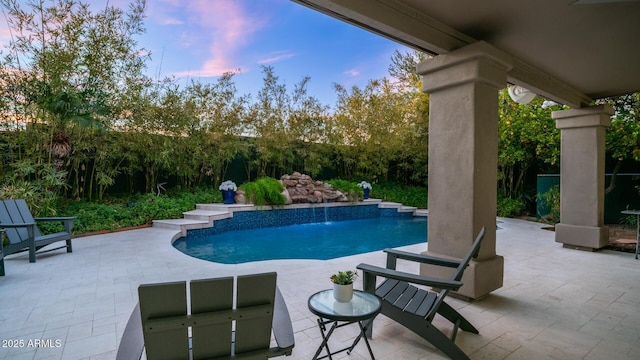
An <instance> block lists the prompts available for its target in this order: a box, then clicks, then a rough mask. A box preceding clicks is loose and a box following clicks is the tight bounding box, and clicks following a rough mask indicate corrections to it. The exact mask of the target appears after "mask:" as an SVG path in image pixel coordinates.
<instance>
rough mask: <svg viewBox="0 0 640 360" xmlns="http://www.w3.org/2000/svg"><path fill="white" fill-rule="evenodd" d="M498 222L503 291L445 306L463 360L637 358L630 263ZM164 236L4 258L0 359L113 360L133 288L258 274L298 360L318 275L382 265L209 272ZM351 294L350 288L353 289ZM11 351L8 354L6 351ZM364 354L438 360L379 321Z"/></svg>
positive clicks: (626, 257)
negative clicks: (462, 325) (458, 320)
mask: <svg viewBox="0 0 640 360" xmlns="http://www.w3.org/2000/svg"><path fill="white" fill-rule="evenodd" d="M498 221H499V224H498V225H499V226H500V230H498V231H497V253H498V254H499V255H503V256H504V258H505V271H504V286H503V287H502V288H501V289H499V290H497V291H495V292H493V293H492V294H490V295H489V296H487V297H485V298H483V299H480V300H477V301H475V302H472V303H467V302H464V301H461V300H456V299H451V298H450V299H449V300H448V301H449V302H450V303H451V304H452V305H453V306H454V307H456V308H458V309H459V310H460V312H461V313H462V314H463V315H465V316H466V317H467V318H468V319H469V320H470V321H471V322H472V323H474V325H476V327H477V328H479V330H480V335H475V334H468V333H465V332H462V331H461V332H460V333H459V334H458V338H457V340H456V342H457V343H458V344H459V345H460V346H461V347H462V349H463V350H464V351H465V352H466V353H467V354H469V355H470V357H471V358H472V359H607V360H609V359H638V358H640V349H639V347H638V344H639V343H640V260H635V259H634V258H633V254H629V253H620V252H614V251H599V252H596V253H589V252H583V251H577V250H569V249H563V248H562V246H561V244H558V243H555V242H554V234H553V232H550V231H547V230H543V229H541V227H542V225H541V224H538V223H532V222H527V221H522V220H515V219H502V218H501V219H498ZM176 233H177V231H176V230H167V229H158V228H146V229H139V230H132V231H126V232H118V233H111V234H105V235H96V236H89V237H82V238H77V239H75V240H74V244H73V247H74V252H73V253H71V254H67V253H64V251H63V250H60V251H56V252H52V253H47V254H43V255H40V256H38V258H37V262H36V263H29V262H28V260H27V254H26V253H23V254H17V255H12V256H9V257H8V258H6V261H5V263H6V272H7V274H6V276H4V277H0V302H1V305H0V308H1V310H0V341H2V344H0V345H2V347H0V359H113V358H115V354H116V350H117V346H118V343H119V341H120V337H121V336H122V332H123V330H124V327H125V324H126V321H127V319H128V316H129V314H130V312H131V310H132V308H133V307H134V305H135V302H136V301H137V286H138V285H139V284H142V283H153V282H165V281H177V280H187V279H198V278H208V277H217V276H228V275H238V274H247V273H255V272H262V271H277V272H278V285H279V287H280V288H281V290H282V292H283V295H284V297H285V299H286V301H287V305H288V306H289V311H290V313H291V317H292V320H293V322H294V324H293V325H294V330H295V337H296V347H295V348H294V350H293V356H291V357H289V359H310V358H311V357H312V355H313V353H314V352H315V350H316V348H317V346H318V345H319V343H320V341H321V338H320V331H319V330H318V328H317V325H316V319H315V317H314V316H313V315H312V314H311V313H310V312H309V310H308V309H307V298H308V297H309V296H310V295H311V294H313V293H315V292H316V291H319V290H322V289H325V288H328V287H330V286H331V283H330V281H329V275H331V274H332V273H333V272H335V271H337V270H348V269H355V266H356V265H357V264H359V263H360V262H367V263H372V264H378V265H384V262H385V256H384V255H383V253H382V252H373V253H368V254H362V255H356V256H349V257H344V258H339V259H334V260H328V261H319V260H278V261H263V262H254V263H246V264H240V265H223V264H215V263H210V262H206V261H202V260H198V259H195V258H191V257H189V256H187V255H184V254H182V253H180V252H179V251H177V250H175V249H174V248H173V247H172V246H171V245H170V239H171V238H173V237H174V235H175V234H176ZM425 248H426V245H425V244H419V245H413V246H408V247H405V248H404V249H406V250H409V251H422V250H424V249H425ZM407 266H408V265H407ZM412 266H414V265H412ZM404 270H408V271H417V268H405V269H404ZM361 286H362V283H361V281H360V280H358V281H357V283H356V288H361ZM435 323H436V324H438V325H442V326H446V324H447V323H446V322H445V321H439V320H438V319H436V321H435ZM338 331H340V332H339V333H338V332H337V333H336V334H335V335H334V337H332V340H333V341H334V342H335V343H334V345H333V346H334V348H336V349H337V348H338V347H339V346H342V345H343V344H340V343H338V342H344V343H348V342H349V341H350V340H352V339H353V338H354V336H355V335H356V334H357V329H356V327H355V326H353V327H345V328H341V329H339V330H338ZM36 340H48V342H45V343H44V345H47V346H42V347H35V345H36V344H35V341H36ZM16 341H17V343H18V344H17V347H7V346H9V345H13V344H15V343H16ZM20 341H23V344H22V345H21V343H20ZM371 345H372V348H373V351H374V353H375V354H376V357H377V359H381V360H384V359H393V360H400V359H407V360H409V359H442V358H443V356H442V354H441V353H439V352H438V351H436V350H434V348H433V347H432V346H431V345H430V344H428V343H427V342H425V341H424V340H422V339H421V338H419V337H417V336H415V335H414V334H413V333H411V332H409V331H407V330H405V329H404V328H403V327H402V326H400V325H398V324H396V323H393V322H391V321H389V320H388V319H386V318H384V317H382V316H380V317H378V318H377V319H376V323H375V328H374V337H373V340H372V341H371ZM337 358H349V359H355V360H360V359H368V354H367V351H366V348H365V347H364V345H362V344H360V345H358V347H356V350H355V352H354V353H352V354H351V355H347V354H345V353H342V354H340V355H339V356H338V357H337ZM283 359H284V358H283Z"/></svg>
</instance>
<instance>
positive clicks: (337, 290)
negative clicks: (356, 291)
mask: <svg viewBox="0 0 640 360" xmlns="http://www.w3.org/2000/svg"><path fill="white" fill-rule="evenodd" d="M333 297H334V298H335V299H336V301H337V302H342V303H346V302H349V301H351V298H353V283H351V284H349V285H338V284H333Z"/></svg>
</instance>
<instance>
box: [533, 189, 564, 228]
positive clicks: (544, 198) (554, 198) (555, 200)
mask: <svg viewBox="0 0 640 360" xmlns="http://www.w3.org/2000/svg"><path fill="white" fill-rule="evenodd" d="M538 196H539V197H540V201H541V203H542V205H543V206H544V207H546V208H548V209H549V214H548V215H545V216H543V217H542V220H544V221H546V222H549V223H552V224H557V223H559V222H560V186H559V185H556V186H554V187H552V188H551V189H549V190H548V191H547V192H546V193H544V194H538Z"/></svg>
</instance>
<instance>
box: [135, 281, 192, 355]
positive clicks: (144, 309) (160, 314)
mask: <svg viewBox="0 0 640 360" xmlns="http://www.w3.org/2000/svg"><path fill="white" fill-rule="evenodd" d="M186 289H187V285H186V282H184V281H181V282H174V283H164V284H151V285H141V286H140V287H139V288H138V296H139V297H140V317H141V319H142V325H143V329H144V331H143V333H144V343H145V346H146V349H147V358H148V359H158V360H164V359H188V358H189V339H188V328H187V327H175V328H172V329H163V330H158V331H155V330H156V328H155V327H151V328H148V326H146V325H145V323H146V322H147V321H148V320H149V319H162V318H170V317H180V318H183V317H184V316H186V315H187V290H186Z"/></svg>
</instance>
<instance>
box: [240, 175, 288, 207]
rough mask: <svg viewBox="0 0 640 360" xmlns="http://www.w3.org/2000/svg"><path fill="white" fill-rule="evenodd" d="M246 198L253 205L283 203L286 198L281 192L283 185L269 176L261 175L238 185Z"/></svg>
mask: <svg viewBox="0 0 640 360" xmlns="http://www.w3.org/2000/svg"><path fill="white" fill-rule="evenodd" d="M240 189H241V190H244V192H245V196H246V197H247V199H248V200H249V201H250V202H251V203H253V204H255V205H284V204H285V202H286V199H285V197H284V195H282V192H283V191H284V185H282V183H280V182H279V181H278V180H276V179H274V178H270V177H262V178H259V179H258V180H256V181H252V182H248V183H244V184H242V185H240Z"/></svg>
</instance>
